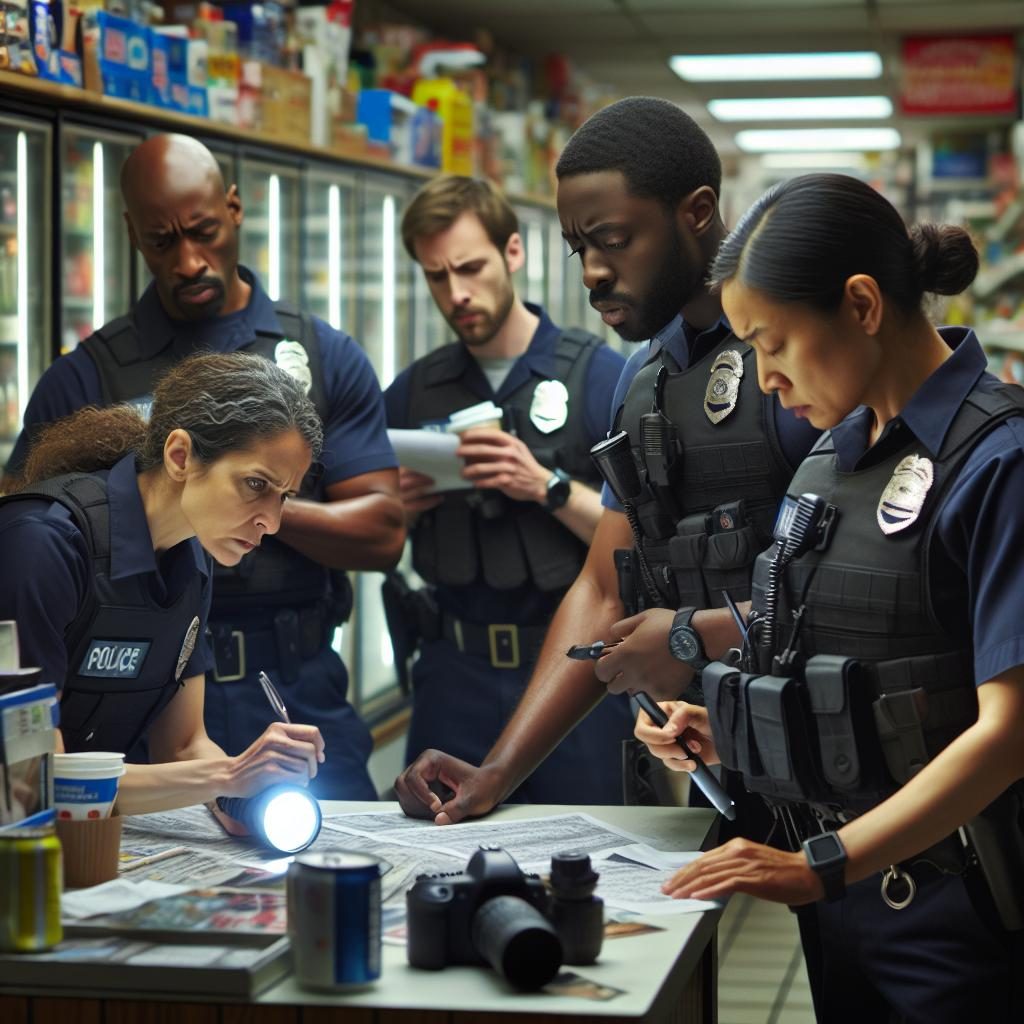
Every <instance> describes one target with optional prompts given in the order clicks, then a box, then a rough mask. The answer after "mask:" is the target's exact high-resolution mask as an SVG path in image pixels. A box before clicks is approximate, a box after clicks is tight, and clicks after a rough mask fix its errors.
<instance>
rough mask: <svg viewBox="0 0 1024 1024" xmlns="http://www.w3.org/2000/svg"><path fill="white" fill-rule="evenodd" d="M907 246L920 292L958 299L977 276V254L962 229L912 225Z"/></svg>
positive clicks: (941, 225) (951, 226)
mask: <svg viewBox="0 0 1024 1024" xmlns="http://www.w3.org/2000/svg"><path fill="white" fill-rule="evenodd" d="M910 243H911V245H912V247H913V253H914V257H913V258H914V267H915V269H916V271H917V279H918V281H919V283H920V285H921V290H922V291H924V292H932V293H933V294H935V295H959V294H960V292H962V291H964V289H966V288H967V287H968V285H970V283H971V282H972V281H973V280H974V278H975V277H976V276H977V274H978V250H977V249H975V247H974V243H973V242H972V241H971V236H970V235H968V234H967V232H966V231H965V230H964V229H963V228H959V227H955V226H954V225H952V224H916V225H914V226H913V227H912V228H911V229H910Z"/></svg>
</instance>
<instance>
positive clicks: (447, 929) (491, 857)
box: [406, 846, 549, 970]
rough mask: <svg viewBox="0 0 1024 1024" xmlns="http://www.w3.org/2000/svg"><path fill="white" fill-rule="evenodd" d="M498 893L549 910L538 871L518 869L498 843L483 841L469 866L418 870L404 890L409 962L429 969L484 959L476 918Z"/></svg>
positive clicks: (546, 895) (541, 909) (545, 892)
mask: <svg viewBox="0 0 1024 1024" xmlns="http://www.w3.org/2000/svg"><path fill="white" fill-rule="evenodd" d="M497 896H515V897H518V898H519V899H520V900H523V901H525V903H527V904H528V905H529V906H530V907H532V908H534V909H535V910H537V911H539V912H540V913H541V914H542V915H544V916H545V917H547V916H548V906H549V899H548V893H547V890H546V889H545V887H544V883H543V882H542V881H541V879H540V876H539V875H531V874H526V873H525V872H523V871H522V870H520V868H519V865H518V864H516V862H515V861H514V860H513V859H512V857H511V855H509V854H508V853H506V852H505V851H504V850H502V849H500V848H499V847H496V846H482V847H480V849H479V850H477V851H476V853H474V854H473V856H472V857H470V859H469V864H468V865H467V866H466V870H465V871H455V872H447V873H444V872H441V873H437V874H429V875H418V876H417V877H416V881H415V882H414V883H413V886H412V888H411V889H410V890H409V891H408V893H407V894H406V904H407V907H408V953H409V963H410V964H411V965H412V966H413V967H423V968H427V969H428V970H440V968H442V967H446V966H447V965H448V964H482V963H485V962H486V960H485V957H484V955H483V953H482V952H480V951H478V950H477V948H476V945H475V944H474V942H473V919H474V917H475V916H476V913H477V911H478V910H479V909H480V907H481V906H482V905H483V904H484V903H486V902H487V901H488V900H491V899H494V898H495V897H497Z"/></svg>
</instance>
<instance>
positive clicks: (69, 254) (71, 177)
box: [60, 125, 142, 352]
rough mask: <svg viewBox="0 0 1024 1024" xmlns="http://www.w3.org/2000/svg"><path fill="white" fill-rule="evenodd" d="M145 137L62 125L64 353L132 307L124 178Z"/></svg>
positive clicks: (61, 339)
mask: <svg viewBox="0 0 1024 1024" xmlns="http://www.w3.org/2000/svg"><path fill="white" fill-rule="evenodd" d="M141 141H142V137H141V136H137V137H132V136H129V135H116V134H113V133H110V132H100V131H96V130H94V129H90V128H85V127H81V126H75V125H66V126H65V127H63V128H62V129H61V160H62V180H61V204H62V207H63V209H62V211H61V219H60V223H61V259H62V263H63V280H62V282H61V288H62V291H61V306H62V310H63V312H62V319H61V332H60V345H61V351H62V352H70V351H71V350H72V349H73V348H74V347H75V346H76V345H77V344H78V343H79V342H80V341H81V340H82V339H83V338H86V337H88V336H89V335H90V334H91V333H92V332H93V331H94V330H95V329H96V328H97V327H101V326H102V325H103V324H105V323H107V321H109V320H112V319H113V318H114V317H116V316H121V315H122V314H124V313H127V312H128V310H129V309H130V308H131V303H132V272H131V268H132V250H131V243H130V242H129V240H128V232H127V230H126V228H125V224H124V218H123V217H122V213H123V211H124V203H123V202H122V201H121V189H120V184H119V178H120V175H121V165H122V164H123V163H124V161H125V159H126V158H127V156H128V154H129V153H130V152H131V151H132V149H133V148H134V147H135V146H136V145H137V144H138V143H139V142H141Z"/></svg>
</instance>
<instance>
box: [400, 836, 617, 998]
mask: <svg viewBox="0 0 1024 1024" xmlns="http://www.w3.org/2000/svg"><path fill="white" fill-rule="evenodd" d="M551 876H552V890H553V892H552V894H550V895H549V893H548V891H547V889H546V888H545V886H544V883H543V882H542V881H541V879H540V877H539V876H538V875H531V874H526V873H525V872H523V871H521V870H520V868H519V865H518V864H516V862H515V861H514V860H513V859H512V857H511V856H510V855H509V854H508V853H506V852H505V851H504V850H502V849H500V848H499V847H496V846H482V847H480V849H479V850H477V851H476V853H474V854H473V856H472V857H470V859H469V864H468V865H467V866H466V870H465V871H464V872H462V871H460V872H453V873H448V874H431V875H418V876H417V878H416V881H415V883H414V884H413V886H412V888H411V889H410V890H409V891H408V892H407V893H406V905H407V907H408V955H409V963H410V964H411V965H412V966H413V967H422V968H426V969H427V970H440V969H441V968H442V967H445V966H447V965H448V964H483V963H489V964H490V965H491V966H492V967H493V968H494V969H495V970H496V971H497V972H498V973H499V974H501V975H502V976H503V977H504V978H506V979H507V980H508V981H509V982H511V983H512V984H513V985H515V986H516V987H517V988H521V989H538V988H542V987H543V986H544V985H546V984H547V983H548V982H549V981H551V979H552V978H554V976H555V975H556V974H557V973H558V969H559V967H561V965H562V963H563V962H564V963H572V964H582V963H593V962H594V960H596V959H597V955H598V953H599V952H600V951H601V940H602V938H603V936H604V920H603V909H602V908H603V903H602V901H601V900H600V899H598V898H597V897H595V896H594V895H593V893H594V887H595V885H596V884H597V875H596V874H595V873H594V871H593V870H592V869H591V867H590V858H589V857H588V856H587V855H586V854H578V853H567V854H556V855H555V856H554V857H553V858H552V860H551Z"/></svg>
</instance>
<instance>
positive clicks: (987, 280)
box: [974, 252, 1024, 299]
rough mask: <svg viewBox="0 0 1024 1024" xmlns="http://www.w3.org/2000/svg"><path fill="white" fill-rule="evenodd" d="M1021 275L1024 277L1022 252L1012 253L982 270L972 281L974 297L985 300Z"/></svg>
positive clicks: (1023, 254) (1023, 255)
mask: <svg viewBox="0 0 1024 1024" xmlns="http://www.w3.org/2000/svg"><path fill="white" fill-rule="evenodd" d="M1021 275H1024V252H1018V253H1014V254H1013V255H1012V256H1009V257H1007V258H1006V259H1004V260H1000V261H999V262H998V263H996V264H993V265H992V266H991V267H986V268H985V269H984V270H982V271H981V272H980V273H979V274H978V276H977V277H976V278H975V279H974V295H975V297H976V298H978V299H987V298H988V297H989V296H991V295H992V294H994V293H995V292H997V291H999V289H1000V288H1004V287H1006V285H1008V284H1009V283H1010V282H1011V281H1014V280H1015V279H1016V278H1019V277H1020V276H1021Z"/></svg>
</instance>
